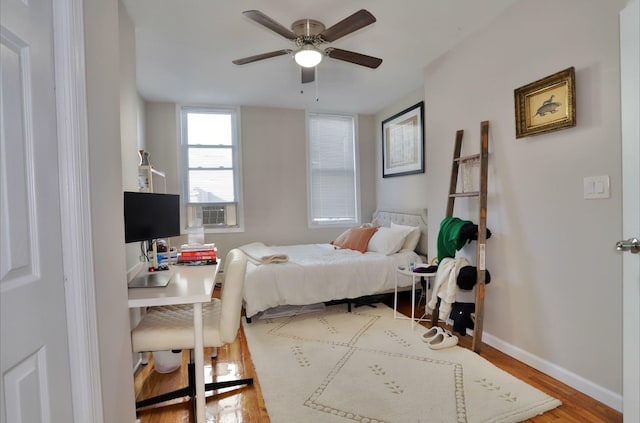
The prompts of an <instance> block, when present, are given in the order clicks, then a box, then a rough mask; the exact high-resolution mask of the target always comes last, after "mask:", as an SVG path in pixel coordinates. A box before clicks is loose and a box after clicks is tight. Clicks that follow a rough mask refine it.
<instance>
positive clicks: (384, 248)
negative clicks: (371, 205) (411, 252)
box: [367, 226, 409, 256]
mask: <svg viewBox="0 0 640 423" xmlns="http://www.w3.org/2000/svg"><path fill="white" fill-rule="evenodd" d="M407 228H408V226H407ZM408 233H409V230H408V229H404V228H387V227H386V226H382V227H380V228H378V231H377V232H376V233H375V234H373V236H372V237H371V239H370V240H369V246H368V247H367V251H372V252H375V253H382V254H384V255H387V256H388V255H389V254H393V253H397V252H398V251H400V248H402V245H403V244H404V239H405V238H406V236H407V234H408Z"/></svg>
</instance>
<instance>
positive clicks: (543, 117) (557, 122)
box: [513, 66, 576, 138]
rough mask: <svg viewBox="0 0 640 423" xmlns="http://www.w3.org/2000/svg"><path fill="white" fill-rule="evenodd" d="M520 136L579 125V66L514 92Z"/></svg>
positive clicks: (517, 132) (517, 129)
mask: <svg viewBox="0 0 640 423" xmlns="http://www.w3.org/2000/svg"><path fill="white" fill-rule="evenodd" d="M513 94H514V100H515V106H516V138H523V137H528V136H530V135H538V134H544V133H547V132H552V131H558V130H560V129H564V128H569V127H572V126H576V84H575V69H574V68H573V66H572V67H570V68H568V69H565V70H563V71H560V72H558V73H554V74H553V75H550V76H547V77H546V78H542V79H540V80H538V81H535V82H532V83H530V84H527V85H525V86H523V87H520V88H516V89H515V90H514V91H513Z"/></svg>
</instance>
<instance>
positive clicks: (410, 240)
mask: <svg viewBox="0 0 640 423" xmlns="http://www.w3.org/2000/svg"><path fill="white" fill-rule="evenodd" d="M394 228H398V229H406V230H408V231H409V234H408V235H407V237H406V238H405V239H404V244H403V245H402V248H400V249H401V250H411V251H413V250H415V249H416V247H417V246H418V241H420V235H421V234H420V227H419V226H407V225H398V224H397V223H393V222H391V229H394Z"/></svg>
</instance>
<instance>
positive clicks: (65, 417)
mask: <svg viewBox="0 0 640 423" xmlns="http://www.w3.org/2000/svg"><path fill="white" fill-rule="evenodd" d="M52 22H53V17H52V2H51V0H44V1H22V0H1V1H0V30H1V32H0V35H1V40H0V41H1V42H0V47H1V57H0V59H1V60H0V69H1V71H0V79H1V81H0V101H1V103H0V123H1V125H0V126H1V129H0V371H1V379H0V401H1V403H0V410H1V411H0V423H27V422H28V423H50V422H53V423H57V422H65V423H66V422H73V409H72V408H73V407H72V394H71V377H70V363H69V348H68V340H67V323H66V317H65V316H66V309H65V293H64V289H65V288H64V279H63V268H62V248H63V247H62V241H61V232H60V231H61V229H60V199H59V197H60V196H59V187H58V165H57V160H58V153H57V148H58V145H57V139H56V102H55V91H54V88H55V87H54V63H53V58H54V56H53V27H52Z"/></svg>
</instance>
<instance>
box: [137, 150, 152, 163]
mask: <svg viewBox="0 0 640 423" xmlns="http://www.w3.org/2000/svg"><path fill="white" fill-rule="evenodd" d="M138 155H139V156H140V166H150V163H149V152H148V151H144V150H138Z"/></svg>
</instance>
